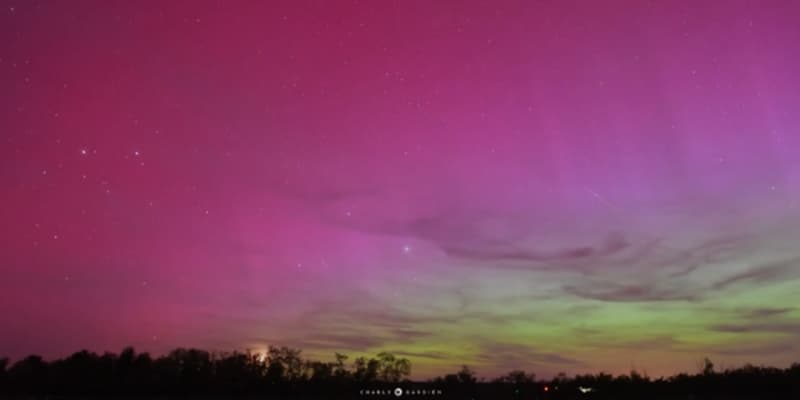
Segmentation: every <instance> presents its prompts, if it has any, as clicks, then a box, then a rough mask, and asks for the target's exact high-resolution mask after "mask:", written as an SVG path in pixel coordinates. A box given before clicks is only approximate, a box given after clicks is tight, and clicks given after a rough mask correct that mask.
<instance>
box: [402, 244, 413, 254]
mask: <svg viewBox="0 0 800 400" xmlns="http://www.w3.org/2000/svg"><path fill="white" fill-rule="evenodd" d="M408 253H411V246H409V245H405V246H403V254H408Z"/></svg>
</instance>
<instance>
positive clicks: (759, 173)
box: [0, 0, 800, 378]
mask: <svg viewBox="0 0 800 400" xmlns="http://www.w3.org/2000/svg"><path fill="white" fill-rule="evenodd" d="M2 4H3V7H2V8H0V35H2V37H3V38H4V39H5V40H2V41H0V104H2V105H4V106H3V107H0V132H3V133H2V141H3V146H0V165H2V167H1V168H0V188H2V189H0V190H2V192H0V220H2V221H4V226H5V229H2V230H0V243H3V245H2V246H0V293H2V294H3V298H4V301H2V302H0V315H2V316H3V320H4V321H8V323H7V324H6V323H4V324H3V325H4V327H3V329H2V332H0V355H2V356H7V357H10V358H12V359H19V358H20V357H24V356H26V355H28V354H39V355H42V356H43V357H45V358H46V359H50V358H53V357H59V356H66V355H68V354H71V353H72V352H74V351H76V350H77V349H88V350H90V351H95V352H98V351H104V350H105V349H112V350H111V351H119V350H120V349H122V348H123V347H125V346H128V345H130V346H133V347H135V348H136V349H137V350H139V351H146V352H149V353H151V354H154V355H155V354H160V353H163V352H165V351H168V350H170V349H173V348H175V347H178V346H187V347H196V348H217V349H228V350H233V349H247V348H250V349H253V350H254V351H264V349H266V348H267V346H269V345H278V346H289V347H293V348H300V349H302V350H303V354H304V355H305V356H308V357H310V358H313V359H320V360H327V359H329V358H330V357H333V354H334V353H335V352H339V353H345V354H349V355H374V354H377V353H379V352H381V351H388V352H392V353H394V354H397V355H399V356H402V357H405V358H408V359H409V360H410V361H411V363H412V365H414V368H415V370H414V371H412V375H411V376H412V378H414V377H415V376H437V375H442V374H445V373H450V372H452V371H453V370H454V369H457V367H458V366H460V365H469V366H470V367H471V368H473V369H474V370H475V371H477V372H478V373H479V374H480V375H481V376H484V375H485V376H494V375H497V374H503V373H506V372H508V371H511V370H514V369H525V370H528V371H531V372H535V373H536V374H537V375H539V374H541V376H548V375H555V374H557V373H559V372H562V371H563V372H568V373H571V374H574V373H576V371H586V372H591V373H594V372H597V371H603V370H605V371H608V372H609V373H613V374H615V375H617V374H622V373H627V372H629V371H631V370H632V369H637V370H640V371H647V372H648V373H649V374H650V376H672V375H675V374H677V373H678V372H680V371H686V372H689V373H691V372H692V371H693V367H694V366H695V365H696V364H697V363H698V362H699V360H702V359H703V358H704V357H708V358H710V359H712V360H714V361H715V362H716V363H718V365H720V366H731V367H736V366H741V365H744V364H745V363H753V364H756V365H771V366H776V367H779V368H786V367H788V366H789V365H791V364H792V363H793V362H797V361H798V360H800V346H798V345H797V343H800V341H799V340H798V339H800V309H798V307H797V304H800V265H799V261H798V260H800V249H798V248H797V243H800V230H798V229H796V228H797V227H798V226H800V157H798V156H797V154H796V153H797V152H796V149H798V148H800V133H798V129H800V125H799V124H798V122H797V121H798V117H799V116H800V106H798V105H800V79H798V78H797V73H796V71H800V53H798V52H797V51H794V50H795V49H796V47H797V45H796V44H797V43H800V26H798V24H797V23H796V21H795V19H794V18H793V16H795V15H798V13H800V3H798V2H792V1H779V0H775V1H767V2H759V3H757V4H756V3H752V2H747V1H731V2H726V3H724V4H722V3H719V2H714V1H699V2H697V1H675V2H668V3H664V4H649V3H645V2H639V1H608V2H575V3H566V2H560V1H542V2H536V3H533V2H530V3H528V2H512V1H500V2H497V3H494V2H493V3H492V4H489V3H487V2H479V1H464V2H462V1H459V2H451V1H441V2H424V1H408V2H401V3H394V2H388V1H386V2H384V1H376V2H364V3H363V4H362V3H360V2H358V1H347V2H345V1H336V2H311V3H303V4H299V3H297V2H291V1H286V2H283V1H272V2H265V3H262V4H249V3H244V2H233V3H221V2H216V1H210V0H209V1H197V2H192V3H191V4H186V5H181V4H178V3H174V2H167V3H164V4H159V3H156V2H146V3H129V2H124V1H119V2H111V1H108V2H107V1H86V2H82V3H77V4H70V3H67V2H55V1H42V2H38V3H32V2H22V1H19V2H18V1H8V0H3V2H2ZM416 374H419V375H416Z"/></svg>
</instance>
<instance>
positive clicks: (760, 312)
mask: <svg viewBox="0 0 800 400" xmlns="http://www.w3.org/2000/svg"><path fill="white" fill-rule="evenodd" d="M792 311H794V308H791V307H785V308H755V309H752V310H744V311H741V312H740V314H741V315H742V316H743V317H745V318H753V319H759V318H770V317H774V316H777V315H783V314H786V313H789V312H792Z"/></svg>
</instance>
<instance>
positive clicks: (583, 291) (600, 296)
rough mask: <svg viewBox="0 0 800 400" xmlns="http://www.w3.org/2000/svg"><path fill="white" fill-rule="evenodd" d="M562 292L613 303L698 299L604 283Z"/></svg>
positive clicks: (674, 290)
mask: <svg viewBox="0 0 800 400" xmlns="http://www.w3.org/2000/svg"><path fill="white" fill-rule="evenodd" d="M564 291H565V292H567V293H570V294H572V295H575V296H578V297H581V298H584V299H590V300H600V301H613V302H649V301H694V300H697V299H698V298H699V297H700V294H699V293H691V292H689V291H684V290H681V289H679V288H666V287H656V286H651V285H617V284H610V283H605V282H601V283H597V284H593V285H591V286H589V285H585V286H583V287H581V286H574V285H567V286H564Z"/></svg>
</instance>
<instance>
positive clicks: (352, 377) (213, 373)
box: [0, 347, 411, 395]
mask: <svg viewBox="0 0 800 400" xmlns="http://www.w3.org/2000/svg"><path fill="white" fill-rule="evenodd" d="M335 359H336V361H334V362H320V361H312V360H305V359H303V358H302V357H301V351H300V350H298V349H292V348H288V347H270V348H269V349H268V351H267V353H266V354H263V355H262V354H258V353H252V352H249V351H248V352H232V353H217V352H208V351H204V350H198V349H183V348H178V349H175V350H173V351H171V352H169V353H168V354H166V355H164V356H161V357H157V358H154V357H152V356H150V354H148V353H137V352H136V351H135V350H134V349H133V348H130V347H129V348H126V349H124V350H123V351H122V352H121V353H120V354H114V353H104V354H102V355H98V354H96V353H92V352H89V351H86V350H84V351H80V352H77V353H74V354H72V355H71V356H69V357H66V358H63V359H58V360H53V361H45V360H44V359H42V357H40V356H37V355H31V356H28V357H26V358H24V359H22V360H19V361H17V362H16V363H14V364H13V365H11V366H9V365H8V364H9V363H8V360H7V359H0V392H2V393H6V394H30V395H81V394H114V393H124V394H134V395H135V394H141V395H148V394H225V395H232V394H237V393H241V394H252V393H273V394H279V395H280V394H283V395H288V394H291V393H301V392H309V391H311V392H314V393H316V392H325V393H335V392H340V393H343V391H349V390H348V389H347V388H348V387H350V386H353V385H355V384H361V385H363V384H369V383H386V384H389V383H396V382H399V381H400V380H402V379H404V378H406V377H408V375H409V374H410V373H411V363H410V362H409V361H408V360H407V359H405V358H397V357H395V356H394V355H393V354H391V353H380V354H378V355H377V357H374V358H365V357H359V358H356V359H355V360H353V362H352V363H348V362H347V361H348V357H347V356H346V355H343V354H338V353H336V354H335ZM312 389H313V390H312Z"/></svg>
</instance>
